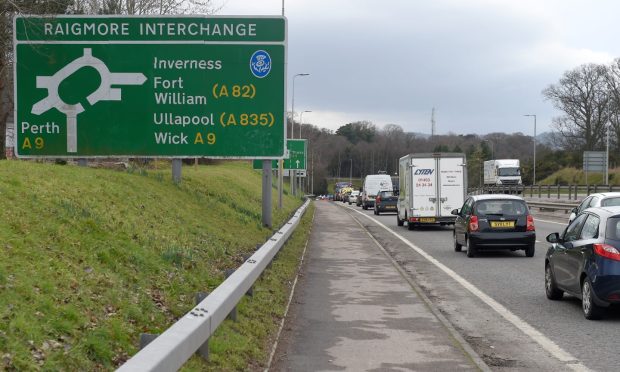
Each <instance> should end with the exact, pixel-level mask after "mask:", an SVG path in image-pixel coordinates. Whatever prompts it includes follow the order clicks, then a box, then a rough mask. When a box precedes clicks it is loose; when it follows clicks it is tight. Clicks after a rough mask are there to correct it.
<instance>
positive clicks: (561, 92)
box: [542, 64, 611, 150]
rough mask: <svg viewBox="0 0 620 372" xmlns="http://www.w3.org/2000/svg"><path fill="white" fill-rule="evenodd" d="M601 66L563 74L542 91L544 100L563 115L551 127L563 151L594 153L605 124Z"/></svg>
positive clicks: (607, 105) (605, 90)
mask: <svg viewBox="0 0 620 372" xmlns="http://www.w3.org/2000/svg"><path fill="white" fill-rule="evenodd" d="M605 70H606V69H605V66H601V65H596V64H586V65H582V66H579V67H577V68H575V69H574V70H571V71H567V72H565V73H564V75H563V76H562V78H560V81H559V82H558V83H557V84H552V85H550V86H549V87H547V88H546V89H544V90H543V92H542V94H543V96H545V98H546V99H548V100H550V101H552V102H553V105H554V106H555V107H556V108H557V109H559V110H561V111H562V112H564V115H563V116H560V117H556V118H554V119H553V126H554V127H555V129H557V130H558V131H559V132H560V134H561V137H562V139H563V145H564V147H565V148H566V149H582V150H594V149H595V148H596V147H597V146H599V145H600V144H602V142H603V140H604V138H605V137H604V136H605V131H604V129H605V125H606V124H607V123H608V122H609V116H610V112H611V111H610V104H611V94H610V92H609V89H608V87H607V83H606V80H605Z"/></svg>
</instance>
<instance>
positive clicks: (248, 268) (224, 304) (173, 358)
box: [118, 200, 310, 372]
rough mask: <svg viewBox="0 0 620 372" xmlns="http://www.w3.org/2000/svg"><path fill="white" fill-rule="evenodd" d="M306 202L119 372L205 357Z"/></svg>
mask: <svg viewBox="0 0 620 372" xmlns="http://www.w3.org/2000/svg"><path fill="white" fill-rule="evenodd" d="M309 204H310V200H307V201H306V202H305V203H304V204H303V205H302V206H301V207H300V208H299V209H298V210H297V211H296V212H295V214H294V216H293V217H292V218H291V219H290V220H289V221H288V222H287V223H286V224H285V225H284V226H283V227H282V228H281V229H280V230H278V231H277V232H276V233H275V234H274V235H273V236H272V237H271V238H270V239H269V240H268V241H267V242H266V243H265V244H263V245H262V246H261V247H260V248H259V249H258V250H257V251H256V252H255V253H254V254H253V255H252V256H251V257H250V258H248V259H247V260H246V261H245V262H244V263H243V264H242V265H241V266H240V267H239V268H238V269H237V270H236V271H235V272H234V273H232V274H231V275H230V276H229V277H228V278H227V279H226V280H225V281H224V282H223V283H222V284H220V285H219V286H218V287H217V288H216V289H215V290H214V291H213V292H212V293H211V294H209V295H208V296H207V297H206V298H205V299H204V300H202V301H201V302H200V303H199V304H198V305H196V306H195V307H193V308H192V310H191V311H189V312H188V313H187V314H185V315H184V316H183V317H182V318H180V319H179V320H178V321H177V322H176V323H174V324H173V325H172V326H171V327H170V328H168V329H167V330H166V331H164V333H162V334H161V335H159V336H157V337H156V338H155V339H154V340H153V341H151V342H150V343H149V344H148V345H147V346H146V347H144V348H143V349H142V350H140V351H139V352H138V353H137V354H135V355H134V356H133V357H132V358H131V359H129V360H128V361H127V362H126V363H125V364H123V365H122V366H121V367H120V368H119V369H118V371H123V372H125V371H175V370H178V369H179V368H181V366H182V365H183V364H184V363H185V362H186V361H187V360H188V359H189V358H191V356H192V355H194V353H196V352H197V351H199V352H200V354H202V355H203V356H206V355H208V349H207V348H208V344H207V342H208V340H209V338H210V337H211V335H213V333H214V332H215V330H216V329H217V327H218V326H219V325H220V324H221V323H222V322H223V321H224V320H225V319H226V317H227V316H228V315H229V314H230V313H231V312H232V311H233V310H235V308H236V306H237V304H238V303H239V301H240V300H241V298H242V297H243V296H244V295H245V294H246V292H248V290H250V289H251V288H252V285H253V284H254V282H255V281H256V280H257V279H258V278H259V276H260V275H261V274H262V272H263V271H264V270H265V268H266V267H267V266H268V265H269V264H270V263H271V261H272V260H273V258H274V257H275V255H276V254H277V253H278V252H279V251H280V249H281V248H282V246H284V243H285V242H286V241H287V240H288V238H289V237H290V236H291V235H292V233H293V231H294V230H295V228H296V227H297V225H298V224H299V221H300V220H301V217H302V216H303V214H304V212H305V211H306V209H307V207H308V205H309Z"/></svg>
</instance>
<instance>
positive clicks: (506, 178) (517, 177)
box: [484, 159, 521, 186]
mask: <svg viewBox="0 0 620 372" xmlns="http://www.w3.org/2000/svg"><path fill="white" fill-rule="evenodd" d="M484 184H485V185H487V186H502V185H512V186H514V185H520V184H521V167H520V165H519V159H498V160H487V161H485V162H484Z"/></svg>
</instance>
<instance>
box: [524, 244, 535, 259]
mask: <svg viewBox="0 0 620 372" xmlns="http://www.w3.org/2000/svg"><path fill="white" fill-rule="evenodd" d="M534 252H536V243H530V244H529V245H528V246H527V248H525V257H534Z"/></svg>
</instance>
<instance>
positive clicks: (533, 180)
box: [523, 114, 536, 185]
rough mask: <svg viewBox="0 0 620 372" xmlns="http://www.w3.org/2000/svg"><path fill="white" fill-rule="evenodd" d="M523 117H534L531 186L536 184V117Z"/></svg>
mask: <svg viewBox="0 0 620 372" xmlns="http://www.w3.org/2000/svg"><path fill="white" fill-rule="evenodd" d="M523 116H533V117H534V167H533V168H534V171H533V175H532V185H535V184H536V115H535V114H528V115H523Z"/></svg>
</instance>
